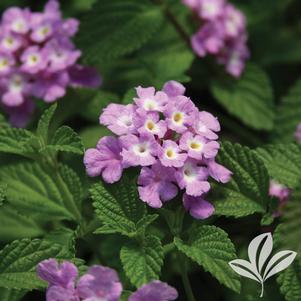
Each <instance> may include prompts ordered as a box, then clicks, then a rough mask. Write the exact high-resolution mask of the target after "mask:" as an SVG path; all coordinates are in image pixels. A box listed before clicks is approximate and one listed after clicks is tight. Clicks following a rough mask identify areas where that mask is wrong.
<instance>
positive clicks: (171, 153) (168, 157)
mask: <svg viewBox="0 0 301 301" xmlns="http://www.w3.org/2000/svg"><path fill="white" fill-rule="evenodd" d="M158 157H159V159H160V162H161V164H162V165H163V166H166V167H182V166H183V165H184V162H185V161H186V159H187V154H184V153H181V149H180V148H179V145H178V144H177V143H175V142H174V141H172V140H165V141H164V142H163V145H162V147H160V150H159V152H158Z"/></svg>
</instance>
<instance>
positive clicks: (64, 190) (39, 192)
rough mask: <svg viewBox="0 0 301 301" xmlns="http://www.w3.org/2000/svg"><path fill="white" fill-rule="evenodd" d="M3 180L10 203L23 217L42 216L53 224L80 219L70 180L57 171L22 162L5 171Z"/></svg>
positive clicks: (1, 178)
mask: <svg viewBox="0 0 301 301" xmlns="http://www.w3.org/2000/svg"><path fill="white" fill-rule="evenodd" d="M0 180H1V182H2V183H4V184H5V185H7V192H6V196H7V199H8V201H9V202H10V203H11V204H12V205H13V206H15V207H16V208H17V209H18V210H20V211H21V210H22V212H23V213H24V214H26V213H29V214H31V215H32V214H35V215H43V216H44V218H48V219H51V220H53V219H75V218H76V217H78V215H79V209H78V205H77V204H76V203H77V202H76V200H75V199H74V196H73V195H72V190H71V188H70V187H69V186H70V183H69V182H70V178H67V179H66V180H64V179H63V178H62V175H61V174H60V173H59V171H57V170H52V169H50V168H49V167H48V168H42V167H41V166H39V165H38V164H37V163H29V162H28V163H22V162H21V163H16V164H12V165H8V166H5V167H2V168H1V169H0ZM65 181H66V182H65ZM76 183H78V182H77V181H76ZM68 185H69V186H68ZM74 189H76V188H74Z"/></svg>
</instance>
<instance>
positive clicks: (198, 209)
mask: <svg viewBox="0 0 301 301" xmlns="http://www.w3.org/2000/svg"><path fill="white" fill-rule="evenodd" d="M183 204H184V207H185V209H186V210H187V211H189V213H190V214H191V216H193V217H194V218H196V219H206V218H208V217H209V216H211V215H212V214H213V212H214V207H213V205H212V204H211V203H209V202H207V201H205V200H204V199H203V198H202V197H193V196H190V195H188V194H186V193H185V194H184V196H183Z"/></svg>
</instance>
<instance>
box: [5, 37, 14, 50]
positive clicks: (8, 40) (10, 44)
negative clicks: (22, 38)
mask: <svg viewBox="0 0 301 301" xmlns="http://www.w3.org/2000/svg"><path fill="white" fill-rule="evenodd" d="M15 44H16V41H15V39H14V38H13V37H6V38H5V39H4V40H3V46H4V47H6V48H7V49H11V48H13V47H14V45H15Z"/></svg>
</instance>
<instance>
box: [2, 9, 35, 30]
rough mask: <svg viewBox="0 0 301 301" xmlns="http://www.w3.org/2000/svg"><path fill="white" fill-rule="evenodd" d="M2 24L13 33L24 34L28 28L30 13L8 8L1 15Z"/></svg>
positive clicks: (26, 10)
mask: <svg viewBox="0 0 301 301" xmlns="http://www.w3.org/2000/svg"><path fill="white" fill-rule="evenodd" d="M2 24H3V26H4V27H5V28H6V29H7V30H10V31H12V32H14V33H18V34H26V33H27V32H28V31H29V28H30V11H29V10H28V9H24V10H22V9H20V8H18V7H11V8H8V9H7V10H6V11H5V12H4V13H3V15H2Z"/></svg>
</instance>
